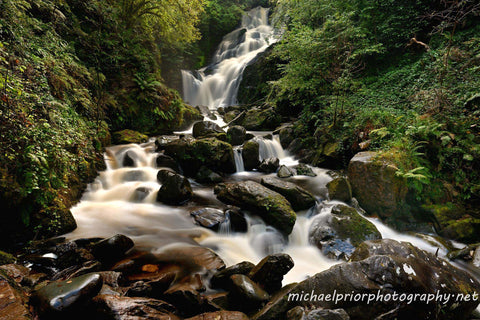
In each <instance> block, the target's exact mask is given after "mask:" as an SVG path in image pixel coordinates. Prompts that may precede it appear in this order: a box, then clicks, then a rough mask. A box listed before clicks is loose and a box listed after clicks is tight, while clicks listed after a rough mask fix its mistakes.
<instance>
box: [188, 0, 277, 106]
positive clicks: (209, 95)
mask: <svg viewBox="0 0 480 320" xmlns="http://www.w3.org/2000/svg"><path fill="white" fill-rule="evenodd" d="M268 11H269V9H266V8H262V7H257V8H255V9H252V10H250V11H249V12H247V13H246V14H245V15H244V16H243V18H242V24H241V26H240V28H238V29H236V30H234V31H233V32H231V33H229V34H227V35H226V36H225V37H224V38H223V41H222V42H221V43H220V45H219V47H218V49H217V51H216V53H215V55H214V57H213V61H212V64H211V65H210V66H208V67H206V68H203V69H200V70H198V71H195V72H190V71H186V70H182V82H183V99H184V100H185V102H187V103H189V104H191V105H193V106H207V107H208V108H209V109H211V110H216V109H217V108H219V107H225V106H230V105H235V104H236V103H237V92H238V87H239V85H240V82H241V79H242V74H243V71H244V70H245V67H246V66H247V65H248V63H249V62H251V61H252V60H253V59H254V58H255V57H256V56H257V54H259V53H260V52H263V51H265V50H266V49H267V48H268V46H270V45H271V44H272V43H274V42H275V41H276V37H275V35H274V30H273V28H272V27H271V26H270V25H269V24H268Z"/></svg>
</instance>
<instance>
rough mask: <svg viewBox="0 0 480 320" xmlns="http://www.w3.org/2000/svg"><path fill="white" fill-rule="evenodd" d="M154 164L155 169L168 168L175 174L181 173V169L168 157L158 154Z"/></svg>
mask: <svg viewBox="0 0 480 320" xmlns="http://www.w3.org/2000/svg"><path fill="white" fill-rule="evenodd" d="M155 163H156V165H157V168H169V169H172V170H173V171H175V172H177V173H182V169H181V168H180V166H179V165H178V163H177V162H176V161H175V159H173V158H172V157H170V156H167V155H164V154H159V155H158V156H157V158H156V159H155Z"/></svg>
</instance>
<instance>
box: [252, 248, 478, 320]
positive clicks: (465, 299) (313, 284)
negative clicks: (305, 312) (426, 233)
mask: <svg viewBox="0 0 480 320" xmlns="http://www.w3.org/2000/svg"><path fill="white" fill-rule="evenodd" d="M357 250H358V251H356V252H355V253H354V254H353V256H352V258H353V259H352V260H354V261H353V262H350V263H343V264H339V265H335V266H333V267H331V268H330V269H328V270H326V271H324V272H321V273H318V274H316V275H315V276H313V277H311V278H308V279H306V280H304V281H302V282H300V283H299V284H298V285H295V286H293V287H290V288H289V290H287V292H284V293H283V295H282V296H280V297H278V296H277V297H275V300H273V299H272V300H271V301H270V303H268V304H267V305H266V306H265V307H264V309H263V310H261V311H259V312H258V313H257V315H255V316H254V317H253V319H256V320H260V319H262V320H263V319H279V318H282V317H284V315H285V314H286V312H287V311H288V310H290V309H292V308H293V307H295V306H305V307H307V306H308V307H309V308H312V307H313V308H324V309H338V308H342V309H344V310H345V311H346V312H347V313H348V315H349V316H350V318H352V319H360V320H361V319H365V320H370V319H442V320H443V319H445V320H447V319H469V317H470V314H471V313H472V311H473V310H474V309H475V308H476V307H477V305H478V303H479V302H478V298H479V297H478V290H479V289H480V284H479V283H478V281H477V280H475V279H474V278H473V277H472V276H470V275H469V274H468V273H466V272H465V271H463V270H460V269H458V268H455V267H453V266H452V265H451V264H449V263H448V262H446V261H444V260H442V259H439V258H437V257H436V256H435V255H433V254H430V253H427V252H425V251H423V250H420V249H418V248H415V247H413V246H412V245H411V244H409V243H404V242H397V241H394V240H375V241H367V242H364V244H362V245H361V246H360V247H359V248H358V249H357Z"/></svg>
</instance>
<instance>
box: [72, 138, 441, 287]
mask: <svg viewBox="0 0 480 320" xmlns="http://www.w3.org/2000/svg"><path fill="white" fill-rule="evenodd" d="M271 141H274V142H275V141H277V140H275V139H273V140H271ZM275 148H278V147H273V148H272V149H271V152H272V153H275V152H276V151H275ZM153 149H154V143H153V142H149V143H146V144H143V145H135V144H130V145H123V146H114V147H110V148H108V149H107V152H106V154H105V160H106V163H107V169H106V170H105V171H103V172H101V173H100V175H99V176H98V178H97V179H96V180H95V182H94V183H92V184H90V186H89V187H88V190H87V191H86V192H85V194H84V196H83V198H82V201H81V202H80V203H79V204H78V205H77V206H75V207H73V208H72V213H73V215H74V217H75V219H76V221H77V225H78V228H77V229H76V230H75V231H73V232H72V233H70V234H69V235H68V237H69V238H70V239H77V238H86V237H110V236H113V235H114V234H117V233H122V234H125V235H127V236H129V237H131V238H132V239H133V240H134V241H135V244H136V246H137V247H139V248H144V249H146V250H152V251H158V250H161V249H162V248H163V247H165V246H167V245H171V244H172V243H199V244H200V245H204V246H207V247H210V248H212V249H214V250H215V251H216V252H217V253H218V254H219V256H220V257H221V258H222V259H224V261H225V262H226V264H227V265H232V264H235V263H239V262H242V261H251V262H253V263H257V262H259V261H260V260H261V259H262V258H263V257H264V256H266V255H268V254H271V253H275V252H286V253H288V254H289V255H291V257H292V258H293V260H294V262H295V266H294V268H293V270H291V271H290V272H289V273H288V274H287V276H286V277H285V280H284V284H286V283H290V282H297V281H301V280H303V279H305V278H306V277H307V276H311V275H314V274H316V273H318V272H321V271H323V270H326V269H328V268H329V267H331V266H332V265H334V264H336V263H338V261H333V260H330V259H328V258H326V257H324V256H323V255H322V254H321V252H320V250H318V249H317V248H316V247H314V246H312V245H310V244H309V240H308V233H309V228H310V226H311V224H312V222H313V220H314V219H315V217H316V216H317V215H318V214H325V213H328V212H329V210H331V207H333V205H335V204H338V203H339V202H338V201H328V199H327V197H328V195H327V189H326V184H327V183H328V182H329V181H330V180H331V179H332V178H331V177H330V176H329V175H328V174H327V170H323V169H319V168H313V170H314V172H315V173H316V174H317V176H316V177H307V176H294V177H291V178H287V179H286V180H288V181H291V182H294V183H296V184H298V185H300V186H302V187H303V188H305V189H307V190H309V191H310V192H311V193H312V194H313V195H315V196H316V197H317V199H319V203H318V204H317V206H316V207H313V208H311V209H310V210H308V211H301V212H297V215H298V218H297V222H296V224H295V226H294V229H293V232H292V233H291V235H290V236H289V238H288V239H284V238H283V236H282V235H281V234H280V233H279V232H278V231H277V230H275V229H274V228H273V227H271V226H267V225H265V223H264V222H263V221H262V220H261V219H259V218H258V217H254V216H252V217H247V218H248V221H249V227H248V230H247V232H245V233H233V232H231V231H230V228H228V226H223V227H222V228H220V231H219V232H218V233H217V232H213V231H211V230H208V229H205V228H201V227H199V226H197V225H196V224H195V223H194V220H193V218H192V217H191V216H190V212H192V211H194V210H198V209H199V208H202V207H214V208H225V205H224V204H222V203H221V202H220V201H218V200H217V199H216V197H215V195H214V194H213V188H212V187H211V186H204V185H201V184H198V183H196V182H194V181H191V184H192V187H193V191H194V195H195V197H194V198H195V199H196V200H200V201H199V202H200V203H201V204H199V203H196V202H194V201H191V202H189V203H187V204H186V205H184V206H167V205H164V204H161V203H158V202H157V201H156V196H157V192H158V190H159V189H160V187H161V185H160V184H159V182H158V181H157V178H156V176H157V172H158V171H159V170H160V169H161V168H157V167H156V165H155V163H156V162H155V159H156V157H157V156H158V153H156V152H154V150H153ZM277 151H278V150H277ZM282 152H283V150H282ZM127 154H128V157H129V158H131V159H133V161H134V166H133V167H125V166H123V165H122V164H123V163H124V159H125V157H126V156H127ZM276 154H277V155H278V153H276ZM282 154H283V155H284V156H286V157H288V154H285V153H282ZM272 155H273V154H268V153H266V154H265V156H266V157H268V156H272ZM270 175H273V174H270ZM263 176H265V174H261V173H257V172H245V173H244V174H242V175H238V174H235V175H232V176H231V177H230V178H231V179H232V180H255V181H258V180H259V179H261V177H263ZM230 178H227V179H230ZM368 219H369V220H370V221H372V222H373V223H374V224H375V225H376V226H377V228H378V230H379V231H380V232H381V234H382V236H383V237H384V238H392V239H395V240H399V241H408V242H411V243H412V244H414V245H416V246H417V247H420V248H421V249H424V250H426V251H429V252H432V253H435V252H436V251H437V248H440V251H439V255H440V256H444V255H445V254H446V250H445V248H444V247H443V246H442V245H441V244H440V243H438V242H437V241H435V240H434V239H433V238H427V239H424V238H423V239H422V238H420V237H417V236H414V235H406V234H400V233H398V232H395V231H394V230H392V229H390V228H389V227H387V226H385V225H384V224H382V223H381V222H380V221H378V220H376V219H373V218H368Z"/></svg>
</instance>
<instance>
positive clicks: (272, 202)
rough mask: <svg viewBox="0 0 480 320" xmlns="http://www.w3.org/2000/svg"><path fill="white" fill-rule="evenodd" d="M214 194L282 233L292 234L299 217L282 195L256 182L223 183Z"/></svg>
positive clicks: (216, 188)
mask: <svg viewBox="0 0 480 320" xmlns="http://www.w3.org/2000/svg"><path fill="white" fill-rule="evenodd" d="M214 192H215V194H216V195H217V198H218V199H219V200H221V201H223V202H225V203H228V204H233V205H236V206H239V207H241V208H243V209H247V210H251V211H252V212H253V213H256V214H258V215H259V216H260V217H261V218H262V219H263V220H264V221H265V222H266V223H268V224H270V225H272V226H273V227H275V228H277V229H278V230H279V231H281V232H282V233H284V234H286V235H288V234H290V233H291V232H292V229H293V226H294V224H295V221H296V219H297V216H296V214H295V211H293V209H292V206H291V205H290V202H288V201H287V199H285V197H284V196H282V195H281V194H279V193H277V192H275V191H272V190H270V189H268V188H266V187H264V186H262V185H261V184H259V183H257V182H254V181H241V182H235V183H221V184H219V185H217V186H216V187H215V189H214Z"/></svg>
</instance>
